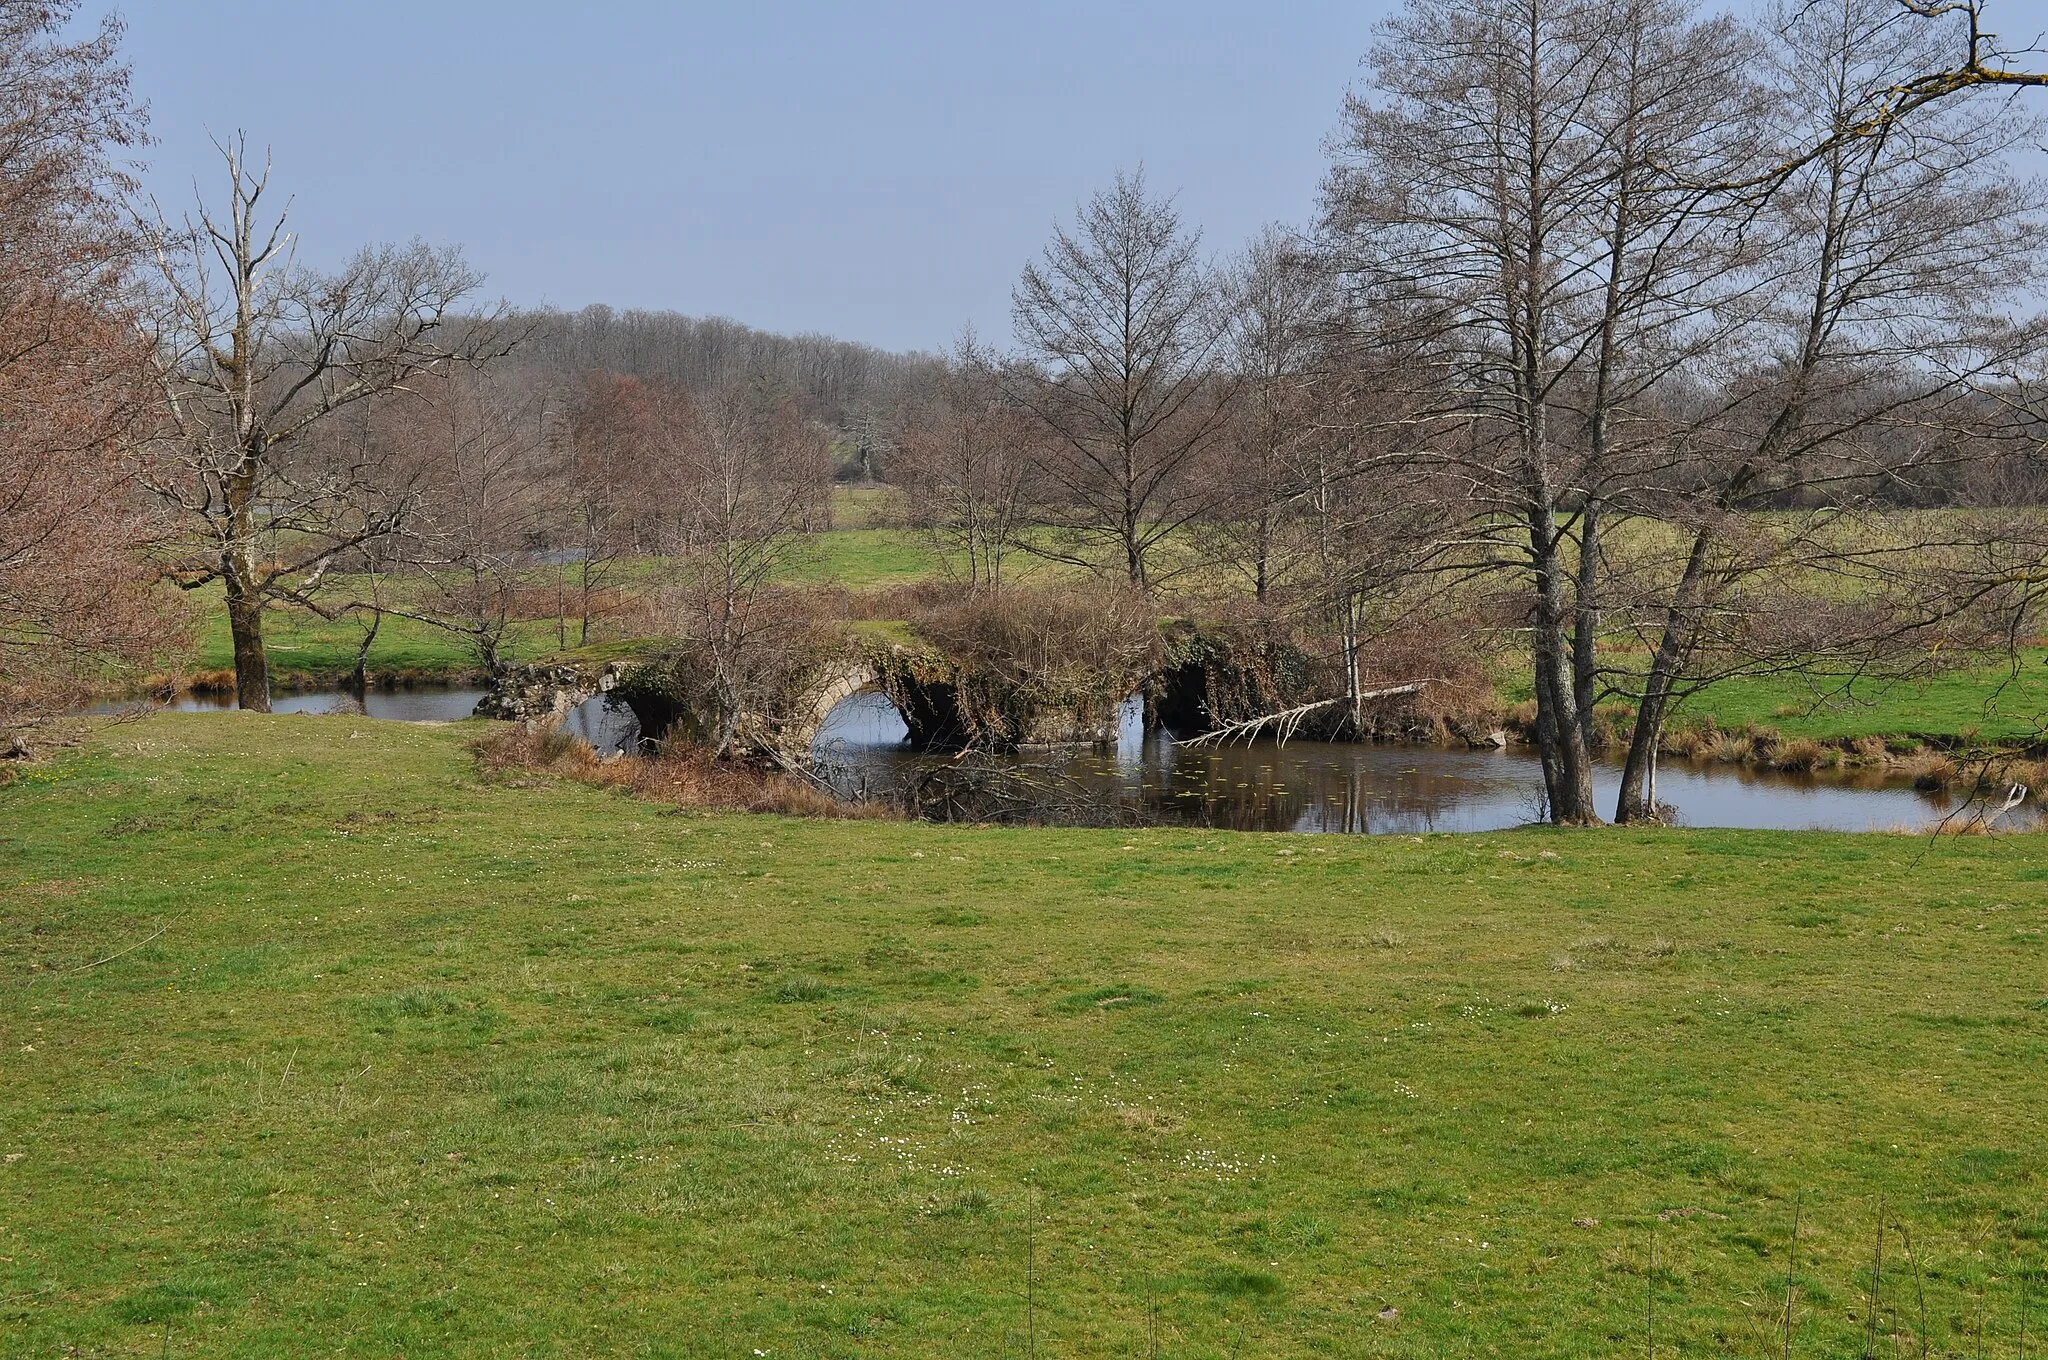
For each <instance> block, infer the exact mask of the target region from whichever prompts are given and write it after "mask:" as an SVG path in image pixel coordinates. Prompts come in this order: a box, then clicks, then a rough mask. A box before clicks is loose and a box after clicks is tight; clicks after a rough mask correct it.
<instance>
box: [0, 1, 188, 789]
mask: <svg viewBox="0 0 2048 1360" xmlns="http://www.w3.org/2000/svg"><path fill="white" fill-rule="evenodd" d="M76 10H77V5H76V4H66V3H56V4H38V5H8V6H4V7H0V430H4V431H5V438H4V439H0V757H4V756H9V755H15V754H20V753H22V752H24V751H26V750H27V749H28V748H29V746H30V744H31V740H32V736H33V733H34V730H35V728H36V727H37V726H38V725H39V724H40V723H41V722H42V721H43V720H44V719H46V718H47V717H48V716H49V715H50V714H51V713H52V712H54V711H58V710H60V709H61V708H62V706H63V705H65V704H66V703H68V702H72V701H75V700H76V699H77V698H78V697H80V695H81V693H82V692H83V690H84V689H85V688H86V687H87V686H89V685H90V684H91V683H92V682H94V681H97V680H103V679H104V678H105V677H106V674H107V673H108V672H109V671H111V670H113V669H115V668H126V667H131V666H133V665H135V664H137V663H141V662H145V661H148V660H151V659H153V658H154V657H155V656H156V655H157V654H158V653H159V652H160V651H161V650H162V648H163V647H164V645H165V644H166V643H168V642H171V641H172V640H174V638H175V636H176V633H177V631H178V630H177V629H176V628H175V627H174V626H172V624H171V622H170V621H169V620H168V619H167V618H166V617H165V614H164V611H163V610H162V609H161V608H160V603H161V602H160V600H159V599H158V598H157V597H156V596H155V594H154V593H153V592H152V591H151V590H150V585H151V579H150V578H151V573H150V572H148V571H147V570H146V566H145V563H144V561H143V559H142V556H141V553H142V550H143V549H144V548H145V547H146V546H147V545H148V544H149V543H151V542H152V541H153V540H154V539H155V537H156V536H157V534H158V531H159V528H160V526H159V525H158V524H157V523H156V522H155V521H154V519H153V517H152V516H150V515H149V514H148V513H147V507H146V504H145V503H143V502H140V501H139V500H138V499H137V498H136V497H135V496H134V494H133V490H134V484H133V479H134V477H135V475H136V472H137V470H138V467H139V459H138V457H137V453H138V445H139V441H140V439H141V437H142V436H144V435H146V434H147V432H148V427H149V422H150V421H151V420H153V419H154V406H153V402H154V396H155V394H154V392H153V390H151V389H150V387H149V385H148V383H147V382H146V381H145V380H144V378H143V375H144V373H145V368H144V364H143V358H144V356H143V353H142V350H141V346H140V345H139V343H138V342H137V339H136V331H135V327H134V323H133V317H132V316H131V315H130V312H129V309H128V306H127V297H126V295H125V293H126V288H127V285H128V282H129V277H130V276H129V273H128V271H129V268H130V266H131V265H132V263H133V258H134V256H133V251H134V245H135V242H134V239H133V236H132V234H131V233H130V232H129V231H128V230H127V229H126V225H125V221H124V220H123V217H122V213H121V210H120V203H121V196H122V195H123V194H124V193H125V192H127V191H128V190H129V188H131V187H132V186H131V185H130V182H129V180H128V176H127V174H126V172H125V170H124V168H123V166H122V165H121V163H120V161H119V160H118V157H119V156H120V155H121V154H122V152H123V151H124V150H126V149H127V148H131V147H134V146H137V145H139V144H140V143H141V142H142V140H143V126H144V124H143V117H142V114H141V111H140V110H138V109H137V108H136V107H135V106H134V105H133V103H131V102H130V99H129V94H128V72H127V68H126V67H124V66H122V65H121V64H120V62H119V60H118V56H117V45H118V39H119V35H120V25H119V24H118V22H115V21H113V20H107V21H104V22H102V23H101V24H100V25H99V26H98V28H97V29H95V30H93V31H91V32H89V33H88V34H86V35H85V36H83V37H81V38H76V39H74V38H72V37H70V36H68V35H67V33H66V28H67V25H68V24H69V23H70V22H71V20H72V18H73V16H74V15H75V13H76Z"/></svg>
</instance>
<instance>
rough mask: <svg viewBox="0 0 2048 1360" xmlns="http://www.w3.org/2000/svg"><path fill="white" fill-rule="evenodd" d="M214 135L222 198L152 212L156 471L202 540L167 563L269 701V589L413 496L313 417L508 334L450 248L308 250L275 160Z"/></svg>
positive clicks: (307, 583) (306, 601)
mask: <svg viewBox="0 0 2048 1360" xmlns="http://www.w3.org/2000/svg"><path fill="white" fill-rule="evenodd" d="M220 150H221V155H222V159H223V161H224V162H225V165H226V169H227V178H228V196H227V203H226V206H225V210H224V213H223V214H221V215H216V213H215V212H214V211H213V210H212V209H211V208H209V207H207V206H205V205H203V204H202V205H201V206H200V207H199V209H198V215H197V219H196V221H195V220H194V219H192V218H189V217H188V218H186V219H184V220H183V221H182V222H181V223H180V224H179V225H177V226H173V225H172V224H171V223H170V221H169V220H168V219H167V218H166V217H164V216H163V215H162V214H161V213H159V214H158V215H157V217H156V219H155V221H154V222H153V223H150V224H148V233H149V236H150V241H151V246H152V248H153V254H154V256H155V262H156V271H155V274H156V277H155V283H156V285H157V287H156V293H157V308H156V317H155V348H156V353H155V363H156V370H157V377H158V382H159V384H160V386H161V388H162V393H163V401H164V404H165V408H166V410H167V411H168V413H169V414H168V421H167V427H166V430H165V433H164V438H163V455H162V456H161V457H160V458H159V459H158V460H157V464H158V468H159V471H158V473H157V474H156V475H155V476H154V477H153V478H152V486H153V488H154V489H155V491H156V492H157V493H158V494H159V495H160V496H161V497H162V498H163V499H164V500H165V502H166V503H167V504H169V505H170V506H172V507H173V508H175V510H176V511H177V512H179V513H180V514H181V515H182V517H183V518H184V521H185V525H186V528H187V530H188V532H189V533H190V534H191V535H192V536H193V538H194V540H196V542H197V543H198V544H199V545H200V546H199V547H198V549H197V550H196V551H195V552H193V553H192V554H191V555H189V556H186V557H182V558H180V559H179V560H177V561H176V562H175V563H174V564H173V568H172V574H173V576H174V577H175V579H176V580H177V581H178V583H179V584H180V585H181V586H183V587H185V588H186V589H188V590H189V589H197V588H199V587H201V586H205V585H208V584H211V583H214V582H218V583H220V585H221V587H222V589H223V590H224V592H225V595H226V599H227V611H228V624H229V629H230V631H231V633H232V635H233V638H234V648H235V693H236V698H237V700H238V702H239V703H240V705H241V706H242V707H243V708H246V709H253V710H257V711H260V712H268V711H269V708H270V673H269V660H268V656H267V654H266V651H265V648H264V642H263V611H264V609H265V608H266V606H269V605H271V604H273V603H288V604H301V605H310V604H312V603H313V601H314V597H315V593H316V592H317V591H318V590H319V589H320V587H321V585H322V584H323V582H324V580H325V578H326V576H327V574H328V572H329V570H330V569H331V568H332V567H333V566H334V564H335V563H336V562H337V561H338V560H340V559H342V557H343V556H344V555H345V554H346V553H347V552H348V551H349V550H350V549H352V548H355V547H358V546H360V545H363V544H366V543H369V542H372V541H374V540H376V539H378V538H382V537H385V536H387V535H390V534H395V533H397V532H399V531H400V530H401V529H402V528H403V527H404V525H405V523H406V521H407V519H408V517H409V516H410V515H411V514H412V512H413V510H414V509H415V506H416V502H415V499H414V497H413V494H412V491H411V490H410V488H406V487H402V486H401V487H396V488H394V487H391V486H389V485H387V484H386V482H385V479H384V476H383V471H384V470H383V469H382V468H381V467H380V466H378V465H377V463H376V462H375V461H364V460H357V459H346V460H344V461H342V462H341V463H339V464H336V463H331V462H329V463H323V462H321V461H319V460H316V459H314V458H313V457H311V456H310V455H309V454H307V453H306V451H305V446H306V444H307V439H306V436H307V434H308V433H309V432H310V431H311V430H313V429H315V428H316V427H317V426H318V425H319V423H320V422H321V421H323V420H325V419H326V418H327V417H329V416H331V415H332V414H333V413H334V412H336V411H338V410H340V409H342V408H343V407H346V406H349V405H352V404H354V403H356V402H358V401H363V400H365V399H368V398H372V397H377V396H381V395H384V394H387V393H392V392H398V391H402V390H403V389H404V388H405V387H406V385H407V384H408V383H410V382H412V381H413V380H414V379H416V378H418V377H419V376H420V375H422V374H425V373H429V372H434V371H437V370H441V369H445V368H447V367H448V366H450V365H461V364H473V363H477V362H481V361H482V360H484V359H486V358H489V357H492V356H495V355H498V354H501V353H503V352H505V350H506V349H507V348H508V347H509V344H510V333H509V332H508V331H507V330H506V329H505V328H504V327H503V326H501V325H499V324H497V323H496V321H495V320H494V319H493V318H492V317H488V316H487V317H458V316H457V314H456V309H457V308H458V307H460V306H461V305H462V304H463V303H464V301H465V300H466V299H468V298H470V297H471V296H473V295H474V294H475V292H476V290H477V288H478V286H479V285H480V283H481V279H480V277H479V276H478V275H477V274H476V273H475V272H474V271H472V270H471V269H470V268H469V267H468V266H467V265H465V264H464V263H463V262H462V258H461V255H460V254H459V252H457V251H455V250H453V249H435V248H432V247H429V246H427V245H425V244H422V243H419V242H414V243H413V244H411V245H409V246H403V247H389V246H385V247H377V248H373V249H367V250H364V251H362V252H361V253H360V254H358V255H357V256H356V257H355V259H354V260H353V261H351V262H350V263H349V264H348V265H347V266H346V267H345V268H344V269H342V270H341V272H339V273H337V274H332V275H324V274H319V273H316V272H314V271H312V270H310V269H307V268H304V267H302V266H301V265H299V264H298V262H297V261H296V259H295V258H294V253H293V251H294V244H295V242H294V238H293V236H292V235H291V234H290V233H288V232H287V231H286V230H285V213H284V212H283V211H280V212H278V213H277V214H276V215H275V216H268V215H266V214H267V207H266V204H265V203H264V198H265V195H266V194H267V192H268V190H269V183H270V168H269V165H268V163H267V162H266V163H265V164H264V166H263V167H262V168H261V169H257V168H256V167H254V166H252V165H251V164H250V163H249V160H248V148H247V143H246V140H245V139H243V138H241V137H237V138H236V139H235V140H234V141H232V142H230V143H227V144H226V145H223V146H222V147H221V148H220ZM302 455H303V456H302Z"/></svg>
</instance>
